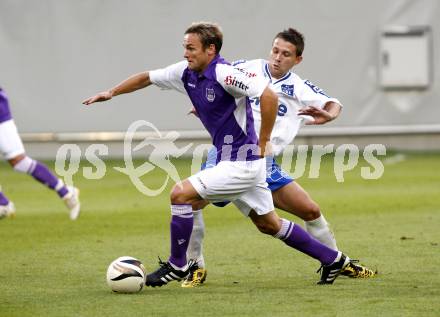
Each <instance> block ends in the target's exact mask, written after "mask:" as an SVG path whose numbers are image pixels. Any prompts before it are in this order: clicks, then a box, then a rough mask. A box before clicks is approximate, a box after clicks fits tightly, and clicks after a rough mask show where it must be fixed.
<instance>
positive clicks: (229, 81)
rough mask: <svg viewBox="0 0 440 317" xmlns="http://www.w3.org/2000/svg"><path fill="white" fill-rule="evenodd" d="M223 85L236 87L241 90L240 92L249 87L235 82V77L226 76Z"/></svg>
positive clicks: (237, 81)
mask: <svg viewBox="0 0 440 317" xmlns="http://www.w3.org/2000/svg"><path fill="white" fill-rule="evenodd" d="M225 84H226V85H227V86H234V87H237V88H239V89H242V90H244V91H246V90H248V89H249V86H246V85H245V84H244V83H243V82H241V81H239V80H237V78H236V77H234V76H231V75H228V76H226V78H225Z"/></svg>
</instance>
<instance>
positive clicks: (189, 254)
mask: <svg viewBox="0 0 440 317" xmlns="http://www.w3.org/2000/svg"><path fill="white" fill-rule="evenodd" d="M193 216H194V225H193V230H192V233H191V238H190V239H189V245H188V250H187V251H186V258H187V259H194V260H197V264H198V265H199V267H200V268H204V267H205V259H204V258H203V254H202V250H203V237H204V236H205V223H204V222H203V214H202V211H201V210H194V211H193Z"/></svg>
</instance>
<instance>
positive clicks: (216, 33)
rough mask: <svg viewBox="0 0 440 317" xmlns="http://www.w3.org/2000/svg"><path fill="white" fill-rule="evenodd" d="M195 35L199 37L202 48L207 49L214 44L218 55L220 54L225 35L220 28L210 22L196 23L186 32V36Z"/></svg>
mask: <svg viewBox="0 0 440 317" xmlns="http://www.w3.org/2000/svg"><path fill="white" fill-rule="evenodd" d="M189 33H195V34H197V35H199V37H200V41H201V42H202V47H203V48H204V49H207V48H208V47H209V45H211V44H214V46H215V50H216V53H217V54H218V53H220V50H221V49H222V45H223V33H222V31H221V30H220V27H219V26H218V25H217V24H215V23H210V22H195V23H193V24H191V26H190V27H189V28H188V29H187V30H186V31H185V34H189Z"/></svg>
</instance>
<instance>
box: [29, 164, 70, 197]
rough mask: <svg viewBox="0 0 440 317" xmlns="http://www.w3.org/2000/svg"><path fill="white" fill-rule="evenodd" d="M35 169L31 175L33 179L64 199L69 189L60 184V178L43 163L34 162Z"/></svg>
mask: <svg viewBox="0 0 440 317" xmlns="http://www.w3.org/2000/svg"><path fill="white" fill-rule="evenodd" d="M34 162H35V165H34V166H35V167H34V168H33V170H32V172H31V173H30V174H31V175H32V177H33V178H35V179H36V180H37V181H39V182H40V183H43V184H44V185H46V186H47V187H49V188H51V189H53V190H55V191H56V192H57V193H58V196H60V197H64V196H65V195H66V194H67V192H68V190H67V187H66V186H65V185H64V184H63V183H62V182H60V180H59V179H58V177H56V176H55V175H54V174H53V173H52V172H51V171H50V170H49V168H47V166H46V165H44V164H43V163H41V162H38V161H34Z"/></svg>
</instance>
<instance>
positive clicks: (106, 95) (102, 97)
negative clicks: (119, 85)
mask: <svg viewBox="0 0 440 317" xmlns="http://www.w3.org/2000/svg"><path fill="white" fill-rule="evenodd" d="M112 97H113V95H112V93H111V92H110V91H103V92H100V93H99V94H97V95H95V96H93V97H90V98H87V99H86V100H84V101H83V102H82V103H83V104H84V105H90V104H92V103H94V102H102V101H107V100H110V99H112Z"/></svg>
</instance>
